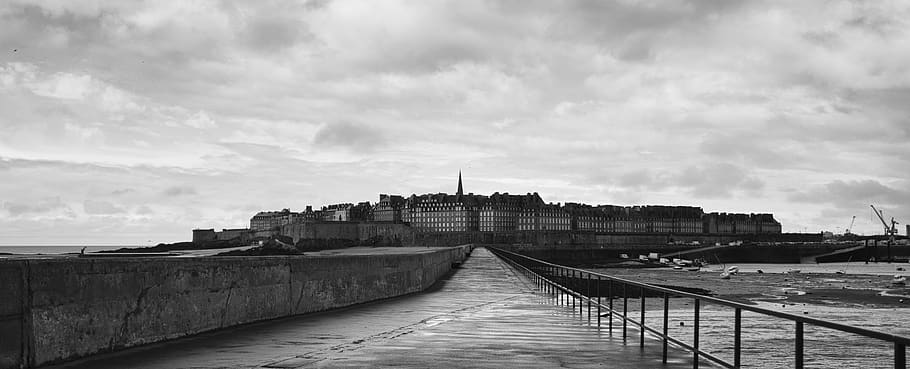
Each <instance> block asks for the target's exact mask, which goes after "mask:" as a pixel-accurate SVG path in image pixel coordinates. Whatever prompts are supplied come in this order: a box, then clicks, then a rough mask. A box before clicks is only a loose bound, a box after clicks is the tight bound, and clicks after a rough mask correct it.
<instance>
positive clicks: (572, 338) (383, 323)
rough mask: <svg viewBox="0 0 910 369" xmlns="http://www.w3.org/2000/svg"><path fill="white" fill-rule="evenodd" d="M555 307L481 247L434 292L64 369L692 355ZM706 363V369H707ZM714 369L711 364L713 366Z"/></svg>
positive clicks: (624, 363)
mask: <svg viewBox="0 0 910 369" xmlns="http://www.w3.org/2000/svg"><path fill="white" fill-rule="evenodd" d="M596 319H597V317H596V314H594V316H592V317H589V316H588V315H587V310H585V312H584V313H582V314H580V313H579V312H578V310H577V309H573V308H572V307H571V306H569V307H566V306H560V305H555V304H553V300H552V299H551V298H550V297H548V296H546V295H542V294H540V293H539V292H537V291H536V290H535V288H534V286H533V284H532V283H531V282H529V281H528V280H527V279H525V278H524V277H523V276H520V275H518V274H517V273H516V272H514V271H513V270H511V269H510V268H509V267H508V266H506V265H505V263H503V262H502V261H500V260H498V259H496V258H495V257H494V256H493V255H492V254H491V253H490V252H489V251H487V250H486V249H483V248H479V249H476V250H474V252H473V254H472V255H471V257H470V258H469V259H468V260H467V261H466V262H465V263H464V264H463V265H462V267H461V268H459V269H457V270H456V271H455V272H454V273H452V274H450V275H449V276H448V277H447V278H446V279H444V280H442V281H440V283H437V285H435V286H434V287H433V288H431V289H430V290H428V291H426V292H423V293H419V294H414V295H409V296H405V297H399V298H395V299H389V300H384V301H379V302H374V303H369V304H363V305H358V306H354V307H349V308H345V309H339V310H333V311H329V312H323V313H316V314H308V315H302V316H297V317H291V318H286V319H281V320H274V321H269V322H263V323H256V324H251V325H246V326H242V327H237V328H233V329H227V330H221V331H217V332H212V333H205V334H201V335H197V336H193V337H189V338H183V339H179V340H174V341H171V342H167V343H161V344H154V345H149V346H143V347H138V348H133V349H129V350H125V351H121V352H119V353H114V354H106V355H100V356H96V357H92V358H88V359H83V360H80V361H76V362H72V363H68V364H65V365H61V366H58V367H60V368H338V367H342V368H352V367H404V368H430V367H447V368H478V367H481V368H483V367H489V368H501V367H521V368H553V367H566V368H654V367H678V368H684V367H691V366H692V362H691V357H692V356H691V354H689V353H687V352H684V351H681V350H677V349H673V348H671V349H670V360H669V364H667V365H664V364H662V363H661V346H660V342H659V341H657V340H656V339H654V338H652V337H647V339H646V341H645V347H644V348H641V347H639V341H638V332H637V331H636V330H634V329H631V328H630V329H629V338H628V341H626V342H624V341H623V338H622V330H621V328H620V324H619V323H618V322H617V323H616V324H615V325H614V330H613V331H612V332H611V331H610V330H608V329H607V322H606V320H604V321H603V323H602V326H601V327H600V328H599V327H597V322H596ZM702 364H706V363H702ZM706 366H707V365H706Z"/></svg>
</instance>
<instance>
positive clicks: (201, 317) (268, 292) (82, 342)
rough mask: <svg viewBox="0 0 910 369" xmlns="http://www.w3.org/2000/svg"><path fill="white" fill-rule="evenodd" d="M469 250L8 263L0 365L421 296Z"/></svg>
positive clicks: (0, 316) (0, 301)
mask: <svg viewBox="0 0 910 369" xmlns="http://www.w3.org/2000/svg"><path fill="white" fill-rule="evenodd" d="M412 250H413V249H412ZM469 252H470V246H460V247H451V248H437V249H422V250H414V251H411V252H406V251H405V250H401V251H390V252H389V253H387V254H383V253H373V254H370V255H345V254H340V255H330V256H277V257H213V258H192V259H189V258H118V259H106V258H105V259H92V258H61V259H29V260H10V261H4V262H0V368H19V367H36V366H40V365H44V364H49V363H55V362H62V361H66V360H71V359H75V358H78V357H83V356H87V355H92V354H97V353H102V352H110V351H114V350H118V349H122V348H127V347H132V346H137V345H142V344H147V343H152V342H159V341H164V340H168V339H174V338H178V337H183V336H188V335H193V334H197V333H201V332H206V331H210V330H215V329H219V328H225V327H230V326H234V325H239V324H245V323H251V322H256V321H262V320H268V319H275V318H281V317H286V316H291V315H297V314H304V313H310V312H316V311H323V310H328V309H333V308H339V307H344V306H350V305H354V304H358V303H363V302H368V301H373V300H379V299H385V298H390V297H395V296H401V295H405V294H409V293H414V292H419V291H422V290H424V289H426V288H428V287H430V286H431V285H432V284H433V283H435V282H436V281H437V280H438V279H439V278H440V277H441V276H443V275H445V274H446V273H448V272H449V271H450V270H451V268H452V265H453V263H457V262H461V261H462V260H464V259H465V258H466V256H467V254H468V253H469Z"/></svg>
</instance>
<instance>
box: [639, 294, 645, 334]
mask: <svg viewBox="0 0 910 369" xmlns="http://www.w3.org/2000/svg"><path fill="white" fill-rule="evenodd" d="M640 328H641V336H640V337H639V342H638V345H639V346H640V347H641V348H645V288H644V287H641V327H640Z"/></svg>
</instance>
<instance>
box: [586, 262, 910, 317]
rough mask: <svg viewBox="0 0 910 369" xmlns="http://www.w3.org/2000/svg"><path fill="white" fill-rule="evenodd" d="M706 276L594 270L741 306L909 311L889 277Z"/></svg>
mask: <svg viewBox="0 0 910 369" xmlns="http://www.w3.org/2000/svg"><path fill="white" fill-rule="evenodd" d="M709 270H710V269H709ZM709 270H703V271H700V272H688V271H682V270H674V269H669V268H646V269H623V268H611V269H597V271H598V272H600V273H603V274H607V275H612V276H615V277H620V278H626V279H630V280H635V281H640V282H645V283H650V284H656V285H661V286H665V287H671V288H672V287H686V288H700V289H704V290H708V291H710V292H711V294H712V295H713V296H717V297H721V298H725V299H730V300H734V301H740V302H745V303H754V302H756V301H774V302H780V303H781V304H813V305H828V306H841V307H870V308H878V307H910V288H908V287H900V286H893V285H892V283H891V280H892V277H891V276H884V275H868V274H834V273H832V274H827V273H796V274H784V273H755V272H749V273H738V274H736V275H733V276H732V277H731V278H730V279H721V278H720V270H716V271H714V270H710V271H709Z"/></svg>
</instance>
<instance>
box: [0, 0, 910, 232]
mask: <svg viewBox="0 0 910 369" xmlns="http://www.w3.org/2000/svg"><path fill="white" fill-rule="evenodd" d="M908 101H910V5H908V3H907V2H905V1H897V0H894V1H822V0H816V1H812V0H808V1H798V2H779V1H773V2H771V1H767V2H766V1H745V2H727V1H670V2H667V1H649V0H641V1H635V0H618V1H566V2H563V1H561V2H553V1H381V2H372V1H356V2H355V1H335V0H323V1H295V2H285V1H263V2H259V1H257V2H221V1H143V2H132V1H129V2H124V1H104V0H98V1H78V2H73V1H56V0H47V1H35V0H28V1H25V0H23V1H19V0H10V1H4V2H2V3H0V112H2V114H0V131H2V134H0V244H82V243H86V244H92V243H94V244H116V243H125V244H145V243H147V242H148V241H150V240H151V241H153V242H168V241H177V240H186V239H189V238H190V230H191V229H192V228H194V227H206V228H208V227H216V228H222V227H223V228H231V227H242V226H246V225H247V224H248V220H249V217H251V216H252V215H253V214H254V213H255V212H256V211H258V210H261V209H281V208H292V209H295V210H296V209H301V208H303V207H304V206H305V205H308V204H312V205H316V206H320V205H324V204H328V203H336V202H356V201H366V200H369V201H376V200H377V198H378V196H377V195H378V193H400V194H405V195H409V194H411V193H426V192H441V191H445V192H453V191H454V190H455V179H456V175H457V172H458V170H459V169H461V170H463V171H464V177H465V178H464V180H465V190H466V191H470V192H474V193H482V194H489V193H492V192H494V191H500V192H506V191H507V192H511V193H525V192H535V191H536V192H539V193H540V194H541V196H543V197H544V199H545V200H547V201H553V202H556V201H560V202H565V201H576V202H586V203H591V204H598V203H604V204H620V205H632V204H667V205H695V206H701V207H703V208H704V209H705V210H706V211H736V212H773V213H774V214H775V215H776V217H777V218H778V219H779V220H780V221H781V222H782V223H783V227H784V231H799V232H802V231H820V230H834V231H840V232H842V231H843V228H844V227H846V226H847V225H849V221H850V219H851V216H852V215H857V224H856V225H855V226H854V230H855V231H856V232H860V233H867V234H868V233H873V232H880V225H877V223H876V222H877V220H875V221H872V220H871V219H870V216H869V204H870V203H874V204H875V205H876V207H880V208H881V209H883V210H884V211H885V213H886V216H894V217H895V218H896V219H897V220H898V221H900V222H901V223H907V222H910V195H908V193H910V192H908V188H910V104H908V103H907V102H908ZM48 227H52V229H54V230H55V232H48V231H47V229H48Z"/></svg>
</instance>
